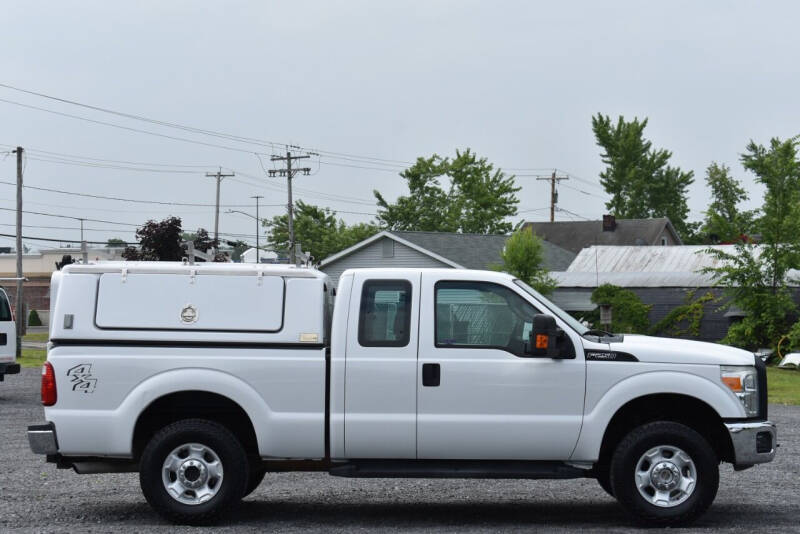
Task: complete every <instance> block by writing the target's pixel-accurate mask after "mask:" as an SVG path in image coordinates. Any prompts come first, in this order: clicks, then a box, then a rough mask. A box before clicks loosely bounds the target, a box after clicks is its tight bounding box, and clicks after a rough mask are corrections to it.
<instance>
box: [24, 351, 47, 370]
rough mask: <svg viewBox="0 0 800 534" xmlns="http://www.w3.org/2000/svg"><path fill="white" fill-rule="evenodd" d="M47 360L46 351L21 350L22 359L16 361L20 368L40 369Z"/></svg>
mask: <svg viewBox="0 0 800 534" xmlns="http://www.w3.org/2000/svg"><path fill="white" fill-rule="evenodd" d="M45 358H47V351H45V350H35V349H22V357H21V358H20V359H19V360H17V363H19V364H20V365H21V366H22V367H41V366H42V364H43V363H44V360H45Z"/></svg>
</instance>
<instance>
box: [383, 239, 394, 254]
mask: <svg viewBox="0 0 800 534" xmlns="http://www.w3.org/2000/svg"><path fill="white" fill-rule="evenodd" d="M383 257H384V258H394V240H392V239H388V238H385V239H384V240H383Z"/></svg>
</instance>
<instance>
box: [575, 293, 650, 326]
mask: <svg viewBox="0 0 800 534" xmlns="http://www.w3.org/2000/svg"><path fill="white" fill-rule="evenodd" d="M591 300H592V302H593V303H595V304H597V305H598V306H600V305H606V304H607V305H610V306H611V327H610V328H611V331H612V332H620V333H626V334H644V333H647V331H648V329H649V328H650V319H649V318H648V314H649V313H650V308H651V306H649V305H647V304H644V303H643V302H642V300H641V299H640V298H639V297H638V296H637V295H636V293H634V292H633V291H631V290H629V289H623V288H621V287H619V286H615V285H612V284H603V285H601V286H599V287H598V288H597V289H595V290H594V291H592V296H591ZM586 319H587V320H589V322H590V323H592V327H593V328H603V327H604V325H601V324H600V311H599V309H598V310H595V311H594V312H592V313H590V314H588V315H587V316H586Z"/></svg>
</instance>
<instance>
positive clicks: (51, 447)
mask: <svg viewBox="0 0 800 534" xmlns="http://www.w3.org/2000/svg"><path fill="white" fill-rule="evenodd" d="M28 443H29V444H30V446H31V450H32V451H33V453H34V454H47V455H48V456H49V455H53V454H56V453H58V440H57V439H56V426H55V425H54V424H53V423H45V424H43V425H31V426H29V427H28Z"/></svg>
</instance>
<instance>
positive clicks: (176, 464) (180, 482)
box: [161, 443, 223, 505]
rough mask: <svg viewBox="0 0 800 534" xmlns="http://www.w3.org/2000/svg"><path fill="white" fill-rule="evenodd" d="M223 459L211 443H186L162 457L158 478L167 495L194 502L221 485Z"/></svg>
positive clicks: (183, 501) (205, 497)
mask: <svg viewBox="0 0 800 534" xmlns="http://www.w3.org/2000/svg"><path fill="white" fill-rule="evenodd" d="M222 475H223V471H222V461H220V459H219V456H218V455H217V453H216V452H214V450H213V449H212V448H211V447H208V446H206V445H203V444H200V443H185V444H183V445H180V446H179V447H175V449H173V451H172V452H171V453H169V454H168V455H167V458H166V459H165V460H164V466H163V467H162V469H161V481H162V482H163V483H164V489H165V490H166V491H167V493H168V494H169V496H170V497H172V498H173V499H175V500H176V501H178V502H180V503H182V504H188V505H197V504H202V503H204V502H208V501H209V500H211V499H213V498H214V496H215V495H216V494H217V493H218V492H219V488H220V487H221V486H222Z"/></svg>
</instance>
